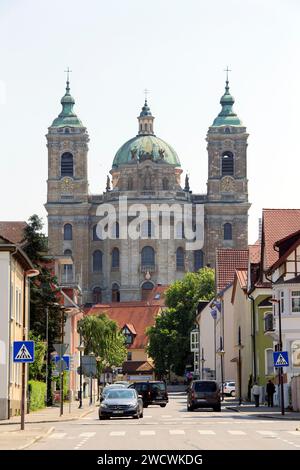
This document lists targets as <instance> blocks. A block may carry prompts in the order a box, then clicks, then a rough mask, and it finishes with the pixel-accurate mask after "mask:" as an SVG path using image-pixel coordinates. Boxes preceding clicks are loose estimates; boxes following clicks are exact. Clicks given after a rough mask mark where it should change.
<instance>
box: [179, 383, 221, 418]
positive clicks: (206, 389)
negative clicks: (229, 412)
mask: <svg viewBox="0 0 300 470" xmlns="http://www.w3.org/2000/svg"><path fill="white" fill-rule="evenodd" d="M196 408H212V409H213V410H214V411H221V396H220V389H219V385H218V383H217V382H216V381H215V380H193V381H192V382H191V385H190V387H189V389H188V392H187V410H188V411H194V410H195V409H196Z"/></svg>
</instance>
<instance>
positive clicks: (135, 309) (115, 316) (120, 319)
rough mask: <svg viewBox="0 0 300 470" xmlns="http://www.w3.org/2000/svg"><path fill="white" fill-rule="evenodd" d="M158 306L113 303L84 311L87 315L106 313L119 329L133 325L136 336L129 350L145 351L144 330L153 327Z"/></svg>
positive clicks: (145, 337) (137, 302)
mask: <svg viewBox="0 0 300 470" xmlns="http://www.w3.org/2000/svg"><path fill="white" fill-rule="evenodd" d="M160 308H161V307H160V306H159V305H147V302H146V301H133V302H113V303H111V304H98V305H94V306H93V307H91V308H88V309H86V314H87V315H99V314H100V313H106V314H107V316H108V317H109V318H111V320H115V321H116V322H117V324H118V326H119V328H120V329H121V328H123V326H124V325H125V324H127V325H133V327H134V329H135V331H136V336H135V337H134V341H133V343H132V344H131V345H130V346H129V349H145V347H146V346H147V344H148V337H147V335H146V329H147V328H148V327H149V326H152V325H154V322H155V317H156V316H157V315H158V313H159V311H160Z"/></svg>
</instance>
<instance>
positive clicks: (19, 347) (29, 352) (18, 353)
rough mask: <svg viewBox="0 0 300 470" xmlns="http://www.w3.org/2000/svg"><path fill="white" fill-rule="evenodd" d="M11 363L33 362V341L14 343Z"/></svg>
mask: <svg viewBox="0 0 300 470" xmlns="http://www.w3.org/2000/svg"><path fill="white" fill-rule="evenodd" d="M13 362H34V341H14V342H13Z"/></svg>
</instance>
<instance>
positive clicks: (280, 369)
mask: <svg viewBox="0 0 300 470" xmlns="http://www.w3.org/2000/svg"><path fill="white" fill-rule="evenodd" d="M270 300H271V302H273V303H275V304H277V305H278V330H279V343H278V347H279V351H282V332H281V306H280V300H278V299H270ZM278 379H279V384H280V407H281V414H282V415H284V386H283V374H282V367H278Z"/></svg>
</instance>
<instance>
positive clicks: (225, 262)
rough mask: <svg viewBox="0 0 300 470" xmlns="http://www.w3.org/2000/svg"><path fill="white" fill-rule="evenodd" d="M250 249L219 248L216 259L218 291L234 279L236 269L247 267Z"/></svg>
mask: <svg viewBox="0 0 300 470" xmlns="http://www.w3.org/2000/svg"><path fill="white" fill-rule="evenodd" d="M247 267H248V250H232V249H223V248H221V249H218V250H217V260H216V277H217V278H216V282H217V292H220V291H221V290H223V289H225V287H227V286H228V285H229V284H231V283H232V282H233V280H234V275H235V270H236V269H247Z"/></svg>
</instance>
